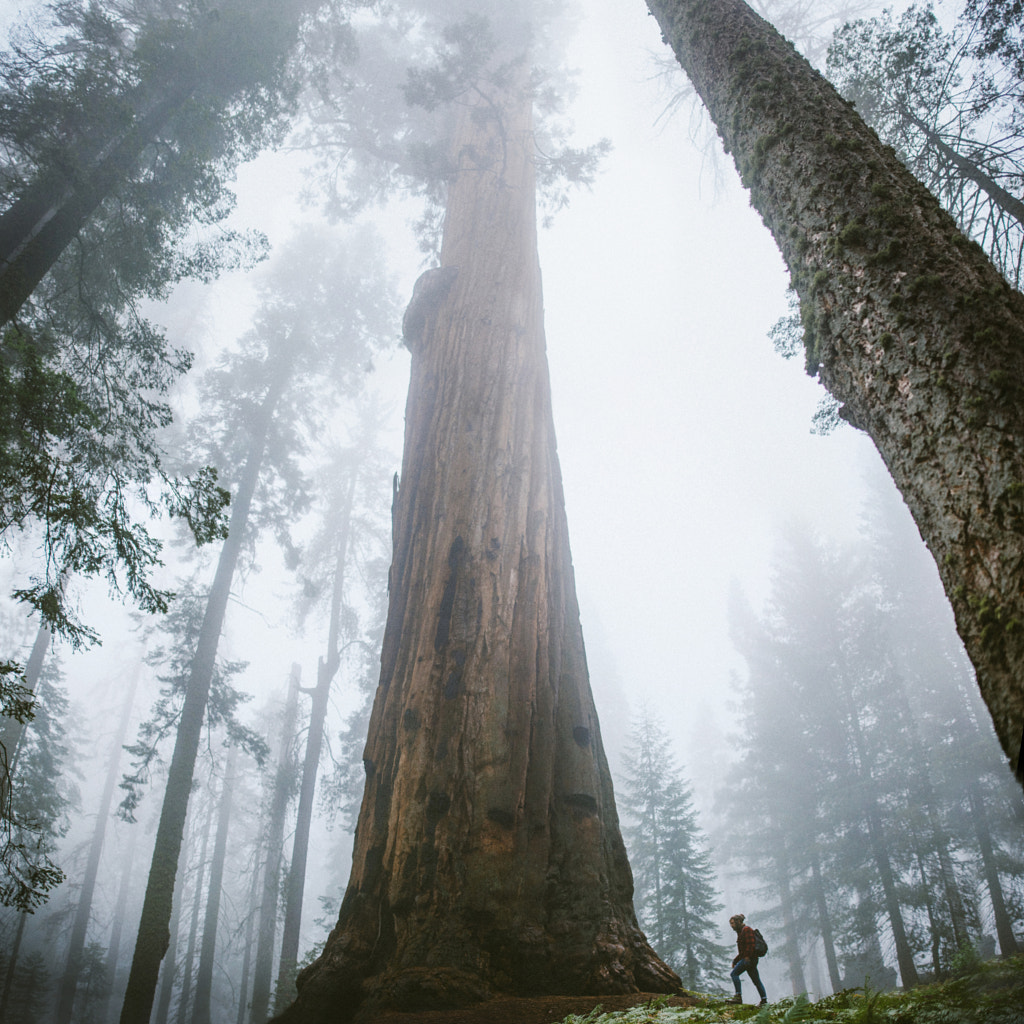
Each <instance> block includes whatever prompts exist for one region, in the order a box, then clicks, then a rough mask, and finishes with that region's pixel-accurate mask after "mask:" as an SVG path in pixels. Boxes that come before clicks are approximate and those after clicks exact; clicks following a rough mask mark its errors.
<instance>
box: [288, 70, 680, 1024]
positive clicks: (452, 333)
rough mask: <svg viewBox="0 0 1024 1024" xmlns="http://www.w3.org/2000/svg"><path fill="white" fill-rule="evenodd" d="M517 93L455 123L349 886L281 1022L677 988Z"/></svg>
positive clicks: (420, 337) (420, 338)
mask: <svg viewBox="0 0 1024 1024" xmlns="http://www.w3.org/2000/svg"><path fill="white" fill-rule="evenodd" d="M530 115H531V104H530V99H529V96H528V95H527V94H526V93H525V91H522V89H521V86H520V87H517V86H515V85H512V86H510V87H509V91H508V95H506V96H498V97H494V98H493V105H491V104H490V103H481V104H479V105H478V106H477V107H476V108H474V109H471V110H467V111H466V113H465V114H464V115H463V117H462V121H461V127H460V129H459V131H458V135H457V142H456V145H455V148H454V153H455V154H456V158H457V161H458V173H457V174H456V175H455V176H454V177H453V180H452V181H451V183H450V186H449V194H448V208H447V215H446V219H445V230H444V241H443V246H442V253H441V262H442V264H443V265H444V266H446V267H457V268H458V273H457V276H456V277H455V279H454V285H453V286H452V288H451V290H450V292H448V294H447V296H446V297H445V298H443V299H441V301H440V303H439V305H438V306H436V308H433V309H431V310H429V311H428V312H427V315H426V319H425V324H424V325H423V329H422V330H420V331H418V333H417V337H416V340H415V341H414V343H413V351H412V377H411V381H410V386H409V399H408V404H407V407H406V433H405V452H404V458H403V466H402V478H401V487H400V489H399V492H398V496H397V506H396V509H395V538H394V558H393V562H392V568H391V584H390V589H391V597H390V607H389V611H388V622H387V627H386V631H385V636H384V645H383V651H382V657H381V677H380V685H379V687H378V690H377V696H376V700H375V703H374V708H373V713H372V717H371V721H370V728H369V738H368V741H367V745H366V750H365V755H364V765H365V768H366V776H367V779H366V790H365V793H364V797H363V804H362V809H361V811H360V815H359V822H358V826H357V829H356V838H355V847H354V851H353V867H352V875H351V878H350V881H349V886H348V890H347V892H346V894H345V898H344V900H343V902H342V907H341V912H340V916H339V921H338V924H337V926H336V928H335V929H334V930H333V932H332V933H331V935H330V937H329V939H328V941H327V945H326V948H325V949H324V952H323V954H322V955H321V956H320V958H319V959H318V960H317V961H316V962H315V963H314V964H312V965H311V966H310V967H309V968H307V969H306V970H305V971H303V972H302V973H301V974H300V975H299V994H298V999H297V1001H296V1002H295V1003H294V1004H293V1005H292V1006H291V1007H290V1008H289V1009H288V1010H287V1011H286V1012H285V1013H284V1014H283V1015H282V1017H281V1018H280V1019H281V1020H286V1021H289V1022H302V1024H313V1022H320V1021H323V1022H327V1021H330V1022H332V1024H334V1022H338V1021H344V1020H347V1019H350V1018H351V1017H352V1016H354V1015H355V1014H356V1013H362V1014H364V1015H369V1014H372V1013H373V1012H374V1011H375V1009H378V1008H380V1007H384V1006H393V1007H404V1008H422V1007H430V1006H446V1005H447V1006H450V1005H457V1004H461V1003H467V1002H472V1001H475V1000H481V999H486V998H488V997H489V996H491V995H492V994H495V993H532V994H537V993H558V992H562V993H574V992H575V993H584V992H586V993H608V992H631V991H636V990H638V989H643V990H647V991H658V992H665V991H672V990H676V989H678V987H679V979H678V978H677V977H676V976H675V974H674V973H673V972H672V971H671V970H670V969H669V968H667V967H666V966H665V964H664V963H662V962H661V960H659V959H658V957H657V956H656V955H655V954H654V953H653V952H652V951H651V949H650V948H649V946H648V944H647V941H646V939H645V938H644V936H643V934H642V933H641V932H640V930H639V928H638V926H637V922H636V917H635V914H634V912H633V905H632V877H631V874H630V870H629V864H628V861H627V859H626V851H625V848H624V846H623V842H622V839H621V837H620V834H619V827H618V820H617V816H616V812H615V803H614V798H613V794H612V785H611V779H610V775H609V772H608V767H607V763H606V761H605V756H604V751H603V748H602V745H601V738H600V732H599V729H598V722H597V715H596V712H595V710H594V705H593V700H592V697H591V693H590V685H589V681H588V676H587V665H586V658H585V656H584V649H583V638H582V633H581V629H580V622H579V610H578V606H577V602H576V594H575V585H574V581H573V571H572V563H571V560H570V555H569V541H568V530H567V525H566V518H565V511H564V503H563V497H562V488H561V480H560V474H559V468H558V461H557V456H556V452H555V438H554V429H553V423H552V417H551V405H550V385H549V380H548V370H547V362H546V356H545V342H544V329H543V317H542V303H541V284H540V268H539V264H538V260H537V248H536V227H535V199H534V181H533V168H532V162H531V154H532V151H533V137H532V129H531V119H530Z"/></svg>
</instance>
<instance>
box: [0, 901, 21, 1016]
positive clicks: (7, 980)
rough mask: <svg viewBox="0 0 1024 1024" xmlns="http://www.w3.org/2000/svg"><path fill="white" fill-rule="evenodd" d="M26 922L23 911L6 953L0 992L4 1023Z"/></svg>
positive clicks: (1, 1013)
mask: <svg viewBox="0 0 1024 1024" xmlns="http://www.w3.org/2000/svg"><path fill="white" fill-rule="evenodd" d="M26 920H28V912H27V911H24V910H23V911H22V912H21V913H20V914H19V915H18V927H17V928H16V929H15V931H14V941H13V942H12V943H11V948H10V949H9V950H8V952H7V964H6V967H7V970H5V971H4V987H3V990H2V991H0V1021H4V1022H6V1021H7V1018H8V1009H9V1008H10V1003H11V989H12V988H13V987H14V976H15V974H16V973H17V971H18V957H19V956H20V955H21V940H22V938H23V937H24V935H25V922H26Z"/></svg>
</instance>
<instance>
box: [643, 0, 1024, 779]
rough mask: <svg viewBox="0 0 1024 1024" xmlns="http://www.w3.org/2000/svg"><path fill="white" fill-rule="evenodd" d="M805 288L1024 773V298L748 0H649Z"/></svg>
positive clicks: (833, 375)
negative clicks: (935, 567)
mask: <svg viewBox="0 0 1024 1024" xmlns="http://www.w3.org/2000/svg"><path fill="white" fill-rule="evenodd" d="M648 7H649V8H650V10H651V12H652V13H653V14H654V16H655V17H656V18H657V20H658V23H659V24H660V25H661V28H662V31H663V33H664V35H665V38H666V40H667V41H668V42H669V43H670V44H671V46H672V47H673V49H674V50H675V53H676V56H677V57H678V59H679V63H680V64H681V65H682V67H683V68H684V70H685V71H686V73H687V74H688V75H689V77H690V80H691V82H692V83H693V85H694V88H695V89H696V91H697V93H698V94H699V95H700V97H701V99H702V100H703V101H704V104H705V106H706V107H707V109H708V111H709V113H710V115H711V118H712V120H713V121H714V122H715V124H716V125H717V127H718V131H719V134H720V135H721V136H722V140H723V142H724V144H725V147H726V149H727V150H728V151H730V152H731V153H732V154H733V157H734V159H735V161H736V166H737V168H738V169H739V171H740V174H741V177H742V178H743V182H744V184H745V185H746V186H747V187H748V188H749V189H750V196H751V203H752V204H753V205H754V207H755V208H756V209H757V210H758V211H759V212H760V214H761V216H762V218H763V219H764V221H765V223H766V225H767V226H768V227H769V229H770V230H771V231H772V234H773V235H774V237H775V240H776V242H777V244H778V246H779V248H780V250H781V251H782V255H783V257H784V259H785V260H786V263H787V265H788V267H789V270H790V274H791V276H792V281H793V286H794V287H795V288H796V290H797V292H798V294H799V295H800V302H801V311H802V316H803V321H804V324H805V329H806V340H807V343H808V363H809V369H811V370H812V371H813V372H818V373H819V375H820V379H821V381H822V383H823V384H824V385H825V386H826V387H827V388H828V390H829V391H830V392H831V393H832V394H833V395H834V396H835V398H836V399H838V401H839V402H840V403H841V411H842V415H843V416H844V417H845V418H846V419H848V420H849V421H850V422H851V423H853V424H855V425H856V426H858V427H859V428H861V429H862V430H865V431H866V432H867V433H868V434H869V435H870V437H871V438H872V440H873V441H874V443H875V445H876V447H877V448H878V450H879V452H880V453H881V455H882V458H883V460H884V461H885V464H886V466H887V467H888V469H889V472H890V473H891V474H892V477H893V479H894V480H895V482H896V485H897V487H898V488H899V489H900V491H901V492H902V494H903V497H904V499H905V501H906V502H907V505H908V506H909V508H910V511H911V513H912V514H913V516H914V519H915V521H916V522H917V526H918V529H919V530H920V531H921V535H922V537H923V538H924V540H925V542H926V543H927V545H928V547H929V549H930V550H931V553H932V555H933V557H934V558H935V561H936V563H937V564H938V568H939V574H940V576H941V577H942V582H943V585H944V587H945V589H946V593H947V594H948V595H949V598H950V601H951V603H952V605H953V610H954V613H955V615H956V621H957V628H958V630H959V632H960V635H961V637H962V638H963V640H964V644H965V646H966V647H967V651H968V653H969V654H970V657H971V660H972V661H973V663H974V665H975V667H976V668H977V673H978V684H979V686H980V688H981V692H982V695H983V697H984V699H985V703H986V704H987V705H988V708H989V711H990V712H991V714H992V719H993V722H994V723H995V728H996V733H997V735H998V736H999V740H1000V743H1001V744H1002V746H1003V750H1004V751H1005V752H1006V754H1007V756H1008V757H1009V758H1010V761H1011V764H1012V765H1013V766H1014V767H1015V768H1016V769H1017V772H1018V776H1019V778H1020V779H1021V781H1022V782H1024V765H1022V764H1020V755H1021V752H1022V743H1024V687H1022V686H1021V684H1020V680H1021V679H1022V678H1024V628H1021V624H1022V623H1024V400H1022V399H1024V296H1022V295H1021V294H1020V293H1018V292H1015V291H1014V290H1013V289H1012V288H1010V287H1009V285H1008V284H1007V283H1006V281H1005V280H1004V279H1003V278H1002V276H1001V275H1000V274H999V272H998V271H997V270H996V269H995V267H994V266H993V265H992V264H991V262H990V261H989V260H988V259H987V257H986V256H985V255H984V253H983V252H982V251H981V249H980V248H979V247H978V246H976V245H974V244H973V243H971V242H968V241H967V240H966V239H965V238H964V236H963V235H962V234H961V233H960V231H959V230H958V229H957V228H956V225H955V224H954V222H953V220H952V218H951V217H950V216H949V215H948V214H947V213H946V212H945V211H944V210H942V209H941V207H940V206H939V204H938V202H937V200H936V199H935V198H934V197H933V196H932V195H931V194H930V193H929V192H928V191H927V189H925V188H924V186H922V185H921V184H920V183H919V182H918V181H916V180H915V179H914V177H913V176H912V175H911V174H910V172H909V171H908V170H907V169H906V168H905V167H904V166H903V164H902V163H900V161H899V160H898V159H897V158H896V155H895V153H894V152H893V151H892V150H891V149H890V148H888V147H886V146H883V145H882V144H881V143H880V142H879V140H878V137H877V136H876V135H875V133H874V132H872V131H871V130H870V129H869V128H868V127H867V126H866V125H865V124H864V122H863V121H862V119H861V118H860V117H859V116H858V115H857V114H856V112H855V111H854V110H852V109H851V107H850V106H849V105H848V104H847V103H846V102H845V101H844V100H843V99H842V98H841V97H840V96H839V95H838V94H837V93H836V92H835V90H834V89H833V88H832V87H831V86H830V85H829V84H828V83H827V82H826V81H825V80H824V79H823V78H822V77H821V76H820V75H819V74H818V73H817V72H816V71H815V70H814V69H813V68H812V67H811V66H810V65H809V64H808V63H807V62H806V61H805V60H804V59H803V58H802V57H800V56H799V54H797V52H796V51H795V50H794V49H793V47H792V46H791V45H790V44H789V43H787V42H786V40H784V39H783V38H782V37H781V36H780V35H779V34H778V33H777V32H776V31H775V30H774V29H773V28H772V27H771V26H770V25H769V24H768V23H767V22H765V21H764V20H763V19H762V18H760V17H758V16H757V15H756V14H755V13H754V12H753V11H751V10H750V8H749V7H748V6H747V5H746V4H745V3H743V2H742V0H648Z"/></svg>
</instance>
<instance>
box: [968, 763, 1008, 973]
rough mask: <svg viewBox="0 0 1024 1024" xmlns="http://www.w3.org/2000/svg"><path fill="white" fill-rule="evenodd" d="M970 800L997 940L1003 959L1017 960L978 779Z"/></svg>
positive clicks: (973, 783) (972, 780) (972, 782)
mask: <svg viewBox="0 0 1024 1024" xmlns="http://www.w3.org/2000/svg"><path fill="white" fill-rule="evenodd" d="M967 800H968V803H969V806H970V811H971V823H972V824H973V826H974V834H975V836H976V837H977V840H978V849H979V851H980V852H981V866H982V873H983V875H984V877H985V885H986V887H987V889H988V896H989V899H990V900H991V901H992V916H993V918H994V919H995V925H996V937H997V938H998V939H999V952H1000V953H1002V955H1003V956H1013V955H1014V954H1015V953H1019V952H1020V951H1021V949H1020V944H1019V943H1018V942H1017V939H1016V936H1015V935H1014V933H1013V918H1012V917H1011V916H1010V913H1009V910H1008V909H1007V906H1006V897H1005V896H1004V895H1003V886H1002V883H1001V882H1000V881H999V867H998V865H997V863H996V857H995V851H994V850H993V848H992V830H991V828H990V826H989V821H988V811H987V810H986V809H985V797H984V795H983V794H982V792H981V786H980V785H979V784H978V779H977V777H976V776H975V775H973V774H972V775H971V776H970V777H969V778H968V780H967Z"/></svg>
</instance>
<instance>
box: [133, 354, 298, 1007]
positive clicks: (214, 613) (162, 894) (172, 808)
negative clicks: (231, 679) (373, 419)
mask: <svg viewBox="0 0 1024 1024" xmlns="http://www.w3.org/2000/svg"><path fill="white" fill-rule="evenodd" d="M279 371H280V372H277V373H273V374H272V375H271V384H270V387H269V389H268V393H267V396H266V397H265V398H264V400H263V405H262V407H261V409H260V414H259V416H258V418H257V422H256V425H255V426H254V429H253V435H252V439H251V441H250V445H249V454H248V457H247V459H246V464H245V467H244V469H243V471H242V477H241V480H240V482H239V486H238V493H237V494H236V495H235V496H234V502H233V505H232V511H231V524H230V526H229V528H228V536H227V539H226V540H225V541H224V546H223V547H222V548H221V552H220V558H219V560H218V562H217V572H216V574H215V576H214V579H213V586H212V587H211V589H210V596H209V598H208V599H207V603H206V611H205V613H204V615H203V623H202V626H201V627H200V630H199V639H198V641H197V643H196V653H195V657H194V658H193V659H192V668H191V671H190V673H189V681H188V685H187V687H186V690H185V701H184V704H183V705H182V709H181V716H180V718H179V720H178V732H177V735H176V737H175V742H174V753H173V754H172V755H171V764H170V768H169V769H168V772H167V789H166V790H165V792H164V802H163V807H162V809H161V812H160V822H159V824H158V826H157V832H156V840H155V842H154V847H153V861H152V864H151V866H150V871H149V881H148V883H147V886H146V896H145V899H144V901H143V904H142V918H141V920H140V921H139V933H138V937H137V939H136V942H135V954H134V956H133V958H132V967H131V972H130V973H129V975H128V987H127V989H126V990H125V996H124V1004H123V1006H122V1008H121V1024H148V1022H149V1017H150V1014H151V1012H152V1010H153V998H154V994H155V992H156V983H157V977H158V976H159V973H160V961H161V960H162V959H163V956H164V953H166V952H167V943H168V941H169V938H170V936H169V933H168V922H169V921H170V919H171V905H172V901H173V896H174V876H175V874H176V872H177V867H178V856H179V854H180V852H181V836H182V830H183V829H184V826H185V816H186V814H187V813H188V798H189V793H190V792H191V789H192V778H193V774H194V772H195V764H196V755H197V753H198V751H199V739H200V736H201V734H202V728H203V719H204V718H205V716H206V704H207V701H208V700H209V697H210V686H211V683H212V681H213V670H214V664H215V662H216V659H217V646H218V644H219V643H220V634H221V631H222V629H223V628H224V616H225V615H226V613H227V607H228V598H229V597H230V596H231V580H232V578H233V577H234V573H235V566H236V565H237V564H238V556H239V554H240V553H241V550H242V540H243V537H244V534H245V529H246V523H247V521H248V518H249V510H250V509H251V507H252V499H253V495H254V494H255V492H256V484H257V483H258V482H259V476H260V468H261V466H262V464H263V455H264V452H265V450H266V441H267V434H268V431H269V429H270V424H271V421H272V419H273V416H274V410H275V408H276V405H277V401H278V399H279V398H280V397H281V394H282V392H283V391H284V388H285V385H286V383H287V380H288V376H289V374H288V372H287V367H285V368H279Z"/></svg>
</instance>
